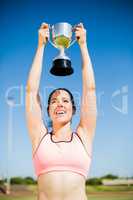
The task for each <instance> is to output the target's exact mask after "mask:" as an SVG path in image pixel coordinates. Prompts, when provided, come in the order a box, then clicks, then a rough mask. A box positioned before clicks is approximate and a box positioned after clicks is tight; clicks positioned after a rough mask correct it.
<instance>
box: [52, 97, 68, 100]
mask: <svg viewBox="0 0 133 200" xmlns="http://www.w3.org/2000/svg"><path fill="white" fill-rule="evenodd" d="M56 99H57V98H56V97H54V98H51V101H53V100H56ZM62 99H68V100H70V98H69V97H62Z"/></svg>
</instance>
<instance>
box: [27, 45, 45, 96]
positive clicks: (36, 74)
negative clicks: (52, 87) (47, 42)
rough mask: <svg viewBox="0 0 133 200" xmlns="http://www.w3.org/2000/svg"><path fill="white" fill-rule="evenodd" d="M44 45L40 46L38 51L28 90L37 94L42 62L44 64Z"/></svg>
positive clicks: (32, 67) (30, 74)
mask: <svg viewBox="0 0 133 200" xmlns="http://www.w3.org/2000/svg"><path fill="white" fill-rule="evenodd" d="M43 52H44V45H42V46H39V45H38V48H37V50H36V54H35V57H34V60H33V64H32V66H31V70H30V73H29V77H28V82H27V90H28V91H34V92H37V91H38V90H39V85H40V79H41V72H42V62H43Z"/></svg>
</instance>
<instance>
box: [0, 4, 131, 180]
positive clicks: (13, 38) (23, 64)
mask: <svg viewBox="0 0 133 200" xmlns="http://www.w3.org/2000/svg"><path fill="white" fill-rule="evenodd" d="M42 22H46V23H48V24H50V25H52V24H55V23H57V22H68V23H70V24H72V25H73V26H74V25H75V24H78V23H79V22H82V23H83V24H84V26H85V28H86V30H87V43H88V48H89V53H90V56H91V60H92V64H93V68H94V73H95V80H96V94H97V106H98V119H97V128H96V136H95V140H94V146H93V160H92V165H91V170H90V173H89V174H88V177H99V176H104V175H105V174H114V175H117V176H120V177H133V159H132V153H133V123H132V119H133V112H132V111H133V110H132V109H133V106H132V102H133V96H132V90H133V3H132V1H128V0H127V1H126V0H125V1H124V0H121V1H120V0H117V1H112V0H110V1H103V0H101V1H96V0H94V1H89V0H88V1H87V0H82V1H76V2H75V1H59V0H57V1H47V2H46V1H43V0H38V1H31V0H28V1H26V0H23V1H21V0H20V1H17V0H16V1H15V0H12V1H10V0H5V1H4V0H2V1H0V27H1V28H0V108H1V112H0V121H1V123H0V124H1V125H0V152H1V153H0V177H1V178H6V177H7V174H8V173H9V174H10V175H11V176H12V177H14V176H21V177H26V176H31V177H33V178H35V179H36V177H35V173H34V169H33V165H32V154H31V143H30V139H29V136H28V130H27V127H26V120H25V87H26V81H27V78H28V73H29V70H30V68H31V64H32V61H33V58H34V55H35V52H36V48H37V42H38V29H39V27H40V24H41V23H42ZM57 54H58V50H57V49H55V48H54V47H53V46H51V44H49V43H48V44H47V46H46V48H45V52H44V62H43V72H42V79H41V84H40V92H41V96H42V104H43V114H44V120H45V121H46V123H48V121H49V119H48V116H47V114H46V106H47V97H48V95H49V93H50V92H51V91H52V90H53V89H54V88H56V87H66V88H68V89H69V90H71V91H72V93H73V95H74V97H75V101H76V105H77V113H76V115H75V116H74V118H73V123H72V128H73V129H75V128H76V126H77V124H78V121H79V111H80V99H81V93H82V87H81V82H82V79H81V55H80V49H79V46H78V44H75V45H73V46H72V47H70V48H69V49H68V50H67V51H66V54H67V55H68V56H69V57H70V58H71V61H72V66H73V68H74V74H73V75H71V76H69V77H55V76H53V75H51V74H50V73H49V70H50V68H51V66H52V59H53V58H54V57H55V56H56V55H57Z"/></svg>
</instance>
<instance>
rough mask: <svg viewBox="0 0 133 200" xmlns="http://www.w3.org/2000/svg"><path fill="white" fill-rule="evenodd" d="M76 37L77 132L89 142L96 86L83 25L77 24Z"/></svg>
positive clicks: (93, 117)
mask: <svg viewBox="0 0 133 200" xmlns="http://www.w3.org/2000/svg"><path fill="white" fill-rule="evenodd" d="M76 37H77V39H78V43H79V47H80V50H81V56H82V102H81V113H80V122H79V126H78V130H77V132H78V134H79V135H80V136H81V137H82V138H84V140H85V139H87V138H88V139H89V141H92V140H93V137H94V132H95V127H96V117H97V108H96V93H95V88H96V86H95V78H94V72H93V67H92V63H91V60H90V56H89V53H88V48H87V42H86V30H85V29H84V27H83V24H79V26H78V27H77V28H76Z"/></svg>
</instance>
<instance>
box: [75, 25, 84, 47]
mask: <svg viewBox="0 0 133 200" xmlns="http://www.w3.org/2000/svg"><path fill="white" fill-rule="evenodd" d="M74 31H75V36H76V38H77V41H78V43H79V45H80V46H82V45H84V44H86V29H85V28H84V26H83V24H82V23H80V24H78V25H76V26H75V28H74Z"/></svg>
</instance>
